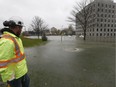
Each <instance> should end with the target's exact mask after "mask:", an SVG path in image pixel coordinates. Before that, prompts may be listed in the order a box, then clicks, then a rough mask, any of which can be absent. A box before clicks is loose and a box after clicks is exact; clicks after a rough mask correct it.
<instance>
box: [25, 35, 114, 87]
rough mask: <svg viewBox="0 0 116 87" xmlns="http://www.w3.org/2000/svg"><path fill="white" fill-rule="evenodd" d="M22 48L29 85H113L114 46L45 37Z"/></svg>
mask: <svg viewBox="0 0 116 87" xmlns="http://www.w3.org/2000/svg"><path fill="white" fill-rule="evenodd" d="M48 39H49V40H50V41H48V43H46V44H45V45H42V46H35V47H31V48H26V49H25V52H26V55H27V63H28V67H29V76H30V78H31V86H30V87H115V45H114V44H111V43H99V42H83V41H80V40H76V39H75V37H74V36H72V37H69V36H63V37H62V41H61V37H57V36H56V37H49V38H48Z"/></svg>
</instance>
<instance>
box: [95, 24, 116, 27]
mask: <svg viewBox="0 0 116 87" xmlns="http://www.w3.org/2000/svg"><path fill="white" fill-rule="evenodd" d="M97 27H116V24H97Z"/></svg>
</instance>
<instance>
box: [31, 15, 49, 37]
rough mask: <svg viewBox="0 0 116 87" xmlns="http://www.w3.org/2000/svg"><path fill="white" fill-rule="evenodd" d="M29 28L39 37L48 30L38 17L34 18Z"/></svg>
mask: <svg viewBox="0 0 116 87" xmlns="http://www.w3.org/2000/svg"><path fill="white" fill-rule="evenodd" d="M31 28H32V30H34V31H35V32H36V34H37V35H38V38H39V36H40V35H41V36H42V34H43V33H44V30H45V29H48V25H46V24H45V22H44V21H43V20H42V19H41V18H40V17H38V16H35V17H34V18H33V20H32V23H31Z"/></svg>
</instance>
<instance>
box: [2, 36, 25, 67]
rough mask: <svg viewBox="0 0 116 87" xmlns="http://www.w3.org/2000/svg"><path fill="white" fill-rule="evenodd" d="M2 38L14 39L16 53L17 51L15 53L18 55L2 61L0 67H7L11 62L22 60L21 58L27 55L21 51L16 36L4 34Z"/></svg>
mask: <svg viewBox="0 0 116 87" xmlns="http://www.w3.org/2000/svg"><path fill="white" fill-rule="evenodd" d="M2 38H6V39H10V40H12V41H13V43H14V45H15V53H16V54H15V55H16V57H15V58H11V59H10V60H5V61H0V68H5V67H7V66H8V64H10V63H17V62H20V61H21V60H23V59H24V58H25V55H24V54H22V53H21V52H20V49H19V46H18V43H17V42H16V40H15V38H14V37H12V36H10V35H3V36H2Z"/></svg>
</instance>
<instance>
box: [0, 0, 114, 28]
mask: <svg viewBox="0 0 116 87" xmlns="http://www.w3.org/2000/svg"><path fill="white" fill-rule="evenodd" d="M79 1H81V0H0V27H1V26H2V22H3V21H4V20H7V19H9V18H10V17H12V16H19V17H21V18H22V19H23V21H24V23H25V25H26V26H27V27H29V25H30V23H31V21H32V19H33V17H34V16H39V17H41V18H42V19H43V20H44V21H45V22H46V23H47V24H48V25H49V28H51V27H56V28H61V27H67V26H68V24H69V23H68V22H67V21H66V20H67V17H68V16H70V12H71V10H72V9H73V6H74V5H75V2H79ZM115 1H116V0H115Z"/></svg>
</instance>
